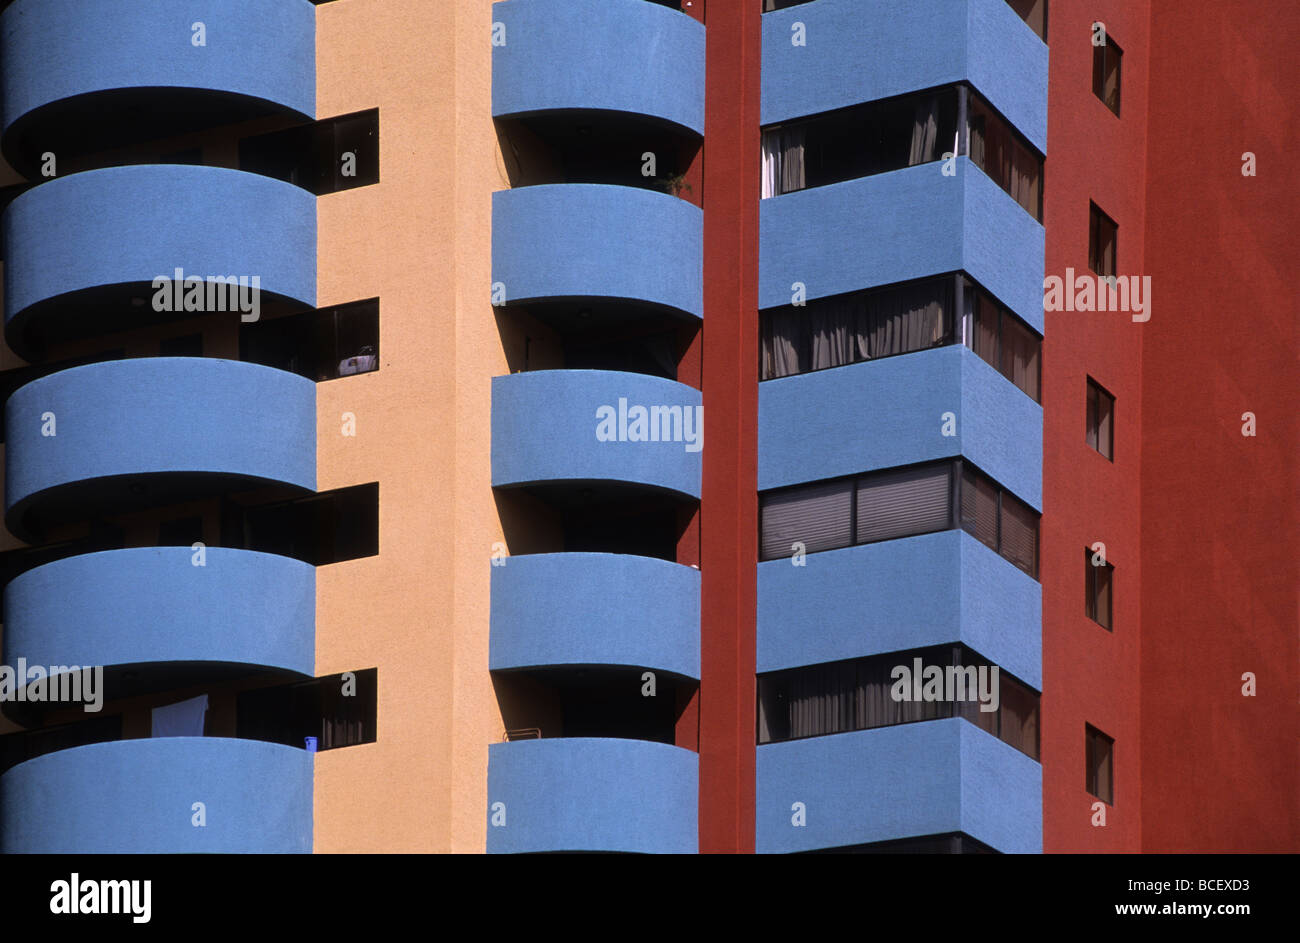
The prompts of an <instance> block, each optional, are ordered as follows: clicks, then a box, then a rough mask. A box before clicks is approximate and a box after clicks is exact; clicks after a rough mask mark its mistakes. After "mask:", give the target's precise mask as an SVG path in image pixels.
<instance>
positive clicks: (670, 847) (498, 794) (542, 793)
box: [487, 737, 699, 854]
mask: <svg viewBox="0 0 1300 943" xmlns="http://www.w3.org/2000/svg"><path fill="white" fill-rule="evenodd" d="M487 799H488V830H487V831H488V836H487V850H488V852H489V853H512V852H513V853H519V852H548V851H550V852H554V851H604V852H639V853H649V854H654V853H660V854H694V853H696V852H697V851H698V850H699V834H698V830H697V815H698V807H699V756H698V755H697V754H696V753H694V752H692V751H690V750H685V749H682V748H681V747H675V746H671V745H669V744H666V743H651V742H648V741H645V740H617V739H602V738H593V737H572V738H555V739H549V740H518V741H513V742H509V743H494V744H492V745H491V746H489V747H488V796H487Z"/></svg>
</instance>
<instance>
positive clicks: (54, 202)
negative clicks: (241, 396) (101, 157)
mask: <svg viewBox="0 0 1300 943" xmlns="http://www.w3.org/2000/svg"><path fill="white" fill-rule="evenodd" d="M14 9H15V7H10V9H9V12H10V13H12V12H13V10H14ZM6 15H7V14H6ZM3 225H4V239H5V245H6V247H7V256H6V258H5V279H4V282H5V335H6V337H7V338H8V339H9V342H10V344H11V345H12V346H14V347H15V349H17V350H19V351H20V352H21V351H22V350H24V349H26V348H31V347H39V346H40V345H42V344H43V343H45V342H47V340H48V339H51V338H54V339H58V340H70V339H73V338H76V337H79V336H88V335H96V334H104V333H110V332H112V331H117V330H124V329H126V328H130V327H136V326H140V325H142V324H145V323H149V321H151V320H162V319H166V318H179V317H186V316H189V317H193V316H194V314H193V313H190V314H188V315H187V314H186V313H185V312H180V313H175V312H172V313H159V312H157V311H155V307H156V306H157V307H161V306H162V301H161V299H159V297H158V296H159V289H156V288H155V287H154V285H153V283H154V280H155V279H157V278H160V277H162V278H167V279H174V278H175V271H176V269H181V270H182V273H183V277H188V276H195V277H197V278H208V277H214V278H215V277H221V278H229V277H232V276H233V277H237V278H244V279H246V280H247V281H246V282H245V284H246V285H247V286H249V287H250V288H251V287H252V286H254V285H256V286H257V287H259V289H260V291H259V295H258V298H259V311H258V312H256V313H257V314H258V315H259V316H260V309H264V308H266V307H268V306H270V305H272V304H292V305H297V306H302V307H313V306H314V305H315V303H316V198H315V197H314V196H312V195H311V194H310V193H308V192H307V191H306V190H303V189H301V188H299V187H295V186H293V185H292V184H288V183H284V182H283V181H280V180H273V179H271V178H270V177H263V176H259V175H258V174H251V173H244V172H242V171H238V170H227V169H225V168H221V167H192V166H180V165H173V164H157V165H149V166H132V167H111V168H108V169H105V170H93V171H89V172H87V173H81V174H73V175H71V176H68V177H60V178H57V179H55V180H51V181H49V182H48V183H43V184H41V185H40V186H37V187H33V188H32V189H31V190H28V191H27V192H26V193H24V194H22V195H21V196H19V197H18V198H17V199H16V200H14V201H13V203H12V204H11V205H10V206H9V209H8V211H7V212H6V213H5V216H4V224H3ZM254 277H256V278H257V279H258V281H257V282H256V283H254V282H253V281H252V279H253V278H254ZM206 295H207V291H206V287H205V292H204V298H203V303H204V305H205V306H206V305H207V297H206ZM213 295H214V298H213V301H214V303H215V302H218V301H223V302H226V304H227V309H229V308H230V307H231V304H230V303H229V302H230V299H229V298H228V294H227V293H224V292H223V297H220V298H218V297H216V293H215V292H214V293H213ZM173 300H174V299H173ZM155 302H158V304H157V305H156V304H155ZM173 306H174V305H173ZM204 310H208V309H207V308H206V307H205V309H204ZM215 310H221V309H220V308H216V309H215ZM253 316H254V312H251V311H250V312H247V313H245V312H243V311H231V312H230V313H229V317H230V318H231V319H232V320H234V321H236V323H237V322H238V320H239V319H244V320H253Z"/></svg>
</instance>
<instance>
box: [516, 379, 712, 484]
mask: <svg viewBox="0 0 1300 943" xmlns="http://www.w3.org/2000/svg"><path fill="white" fill-rule="evenodd" d="M637 407H640V408H641V410H642V411H643V412H644V413H645V415H646V417H647V420H646V421H644V422H641V423H638V422H637V421H636V420H637V418H638V416H639V415H640V413H637V412H636V408H637ZM660 407H663V409H662V410H661V409H660ZM699 407H700V391H699V390H696V389H694V388H692V387H689V386H686V385H685V384H684V383H676V382H674V381H672V380H664V379H661V378H659V377H652V376H646V375H644V374H640V373H620V372H615V371H607V370H538V371H534V372H531V373H514V374H510V375H509V376H502V377H494V378H493V380H492V485H493V487H517V486H523V485H554V484H563V483H569V484H573V485H578V484H581V483H586V482H615V483H622V484H631V485H639V486H644V487H646V488H652V489H662V490H666V491H669V492H676V493H677V494H679V495H683V496H685V497H688V498H698V497H699V496H700V449H701V448H702V446H703V442H704V439H703V433H702V430H701V428H700V424H699V419H700V418H701V416H700V409H699ZM639 434H645V435H647V436H652V437H653V439H654V440H657V441H654V440H651V441H644V440H640V439H638V438H637V436H638V435H639Z"/></svg>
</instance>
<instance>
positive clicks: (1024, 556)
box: [1002, 491, 1038, 576]
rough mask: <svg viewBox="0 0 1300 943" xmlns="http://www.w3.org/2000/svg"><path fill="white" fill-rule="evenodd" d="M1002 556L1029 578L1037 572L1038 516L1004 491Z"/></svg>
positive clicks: (1027, 506)
mask: <svg viewBox="0 0 1300 943" xmlns="http://www.w3.org/2000/svg"><path fill="white" fill-rule="evenodd" d="M1002 556H1004V557H1006V558H1007V559H1008V560H1010V561H1011V562H1012V563H1014V564H1015V565H1016V566H1018V567H1020V569H1022V570H1024V571H1025V572H1026V573H1028V574H1029V575H1030V576H1033V575H1034V574H1035V573H1036V572H1037V569H1036V568H1037V560H1038V515H1037V514H1036V513H1034V510H1033V509H1032V508H1031V507H1030V506H1029V505H1027V504H1025V503H1024V502H1022V501H1020V500H1019V499H1017V498H1014V497H1012V496H1011V495H1010V494H1008V493H1007V492H1005V491H1004V492H1002Z"/></svg>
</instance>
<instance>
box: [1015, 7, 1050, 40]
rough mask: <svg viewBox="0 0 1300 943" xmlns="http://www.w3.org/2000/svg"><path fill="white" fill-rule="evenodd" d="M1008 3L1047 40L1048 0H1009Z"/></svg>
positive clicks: (1040, 36) (1031, 27)
mask: <svg viewBox="0 0 1300 943" xmlns="http://www.w3.org/2000/svg"><path fill="white" fill-rule="evenodd" d="M1007 3H1008V4H1010V6H1011V9H1013V10H1015V11H1016V13H1017V14H1019V16H1020V18H1021V19H1022V20H1024V21H1025V23H1027V24H1028V25H1029V28H1030V29H1032V30H1033V31H1034V32H1035V33H1037V34H1038V38H1039V39H1041V40H1042V41H1043V42H1047V0H1007Z"/></svg>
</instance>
